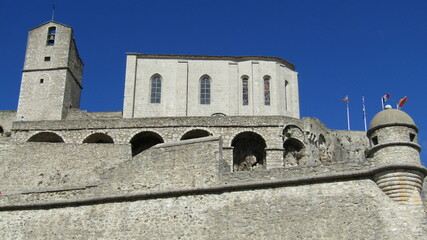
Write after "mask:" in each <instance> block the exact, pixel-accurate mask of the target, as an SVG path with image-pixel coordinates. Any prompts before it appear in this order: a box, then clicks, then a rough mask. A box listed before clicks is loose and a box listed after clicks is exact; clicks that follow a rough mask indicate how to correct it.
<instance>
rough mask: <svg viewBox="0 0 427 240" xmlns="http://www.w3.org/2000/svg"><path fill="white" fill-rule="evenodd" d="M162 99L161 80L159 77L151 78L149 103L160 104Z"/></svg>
mask: <svg viewBox="0 0 427 240" xmlns="http://www.w3.org/2000/svg"><path fill="white" fill-rule="evenodd" d="M161 97H162V80H161V79H160V76H159V75H154V76H153V77H152V78H151V98H150V99H151V100H150V102H151V103H160V99H161Z"/></svg>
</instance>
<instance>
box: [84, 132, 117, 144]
mask: <svg viewBox="0 0 427 240" xmlns="http://www.w3.org/2000/svg"><path fill="white" fill-rule="evenodd" d="M83 143H114V141H113V139H112V138H111V137H110V136H108V135H107V134H105V133H94V134H91V135H90V136H88V137H87V138H85V140H83Z"/></svg>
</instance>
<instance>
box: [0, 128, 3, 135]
mask: <svg viewBox="0 0 427 240" xmlns="http://www.w3.org/2000/svg"><path fill="white" fill-rule="evenodd" d="M3 133H4V130H3V128H2V127H1V126H0V136H2V135H3Z"/></svg>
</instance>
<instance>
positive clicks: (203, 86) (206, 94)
mask: <svg viewBox="0 0 427 240" xmlns="http://www.w3.org/2000/svg"><path fill="white" fill-rule="evenodd" d="M200 104H211V79H210V77H209V76H203V77H202V78H201V79H200Z"/></svg>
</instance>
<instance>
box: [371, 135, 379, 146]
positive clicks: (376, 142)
mask: <svg viewBox="0 0 427 240" xmlns="http://www.w3.org/2000/svg"><path fill="white" fill-rule="evenodd" d="M372 144H374V146H375V145H378V137H373V138H372Z"/></svg>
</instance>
